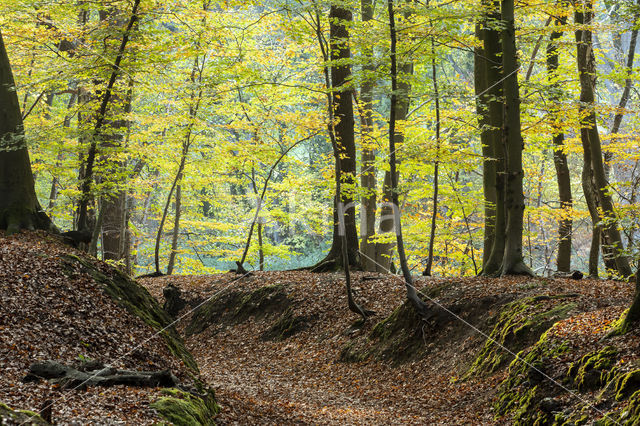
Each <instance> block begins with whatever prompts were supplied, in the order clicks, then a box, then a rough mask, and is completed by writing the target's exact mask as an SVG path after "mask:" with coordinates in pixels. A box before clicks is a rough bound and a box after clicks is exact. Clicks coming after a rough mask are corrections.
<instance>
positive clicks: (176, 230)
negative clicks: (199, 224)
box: [167, 176, 182, 275]
mask: <svg viewBox="0 0 640 426" xmlns="http://www.w3.org/2000/svg"><path fill="white" fill-rule="evenodd" d="M181 182H182V176H180V179H179V180H178V185H176V199H175V209H174V210H175V216H174V220H173V231H171V252H170V253H169V262H168V263H167V275H171V274H173V268H174V267H175V264H176V254H177V253H178V237H179V236H180V216H181V213H182V184H181Z"/></svg>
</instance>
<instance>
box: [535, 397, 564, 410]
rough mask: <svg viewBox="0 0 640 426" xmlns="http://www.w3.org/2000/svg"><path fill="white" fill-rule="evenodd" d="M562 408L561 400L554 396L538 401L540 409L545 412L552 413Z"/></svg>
mask: <svg viewBox="0 0 640 426" xmlns="http://www.w3.org/2000/svg"><path fill="white" fill-rule="evenodd" d="M561 409H562V402H561V401H558V400H557V399H555V398H544V399H543V400H542V401H540V410H542V411H544V412H545V413H553V412H556V411H560V410H561Z"/></svg>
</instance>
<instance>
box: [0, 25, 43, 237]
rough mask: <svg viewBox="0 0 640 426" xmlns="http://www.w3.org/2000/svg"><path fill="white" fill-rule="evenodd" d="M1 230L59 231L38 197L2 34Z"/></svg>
mask: <svg viewBox="0 0 640 426" xmlns="http://www.w3.org/2000/svg"><path fill="white" fill-rule="evenodd" d="M0 229H4V230H6V231H7V234H13V233H15V232H18V231H20V230H21V229H46V230H51V231H53V230H55V227H54V225H53V223H52V222H51V220H50V219H49V217H48V216H47V215H46V214H45V213H44V211H42V208H41V207H40V203H39V202H38V198H37V197H36V191H35V183H34V179H33V174H32V172H31V162H30V160H29V151H28V149H27V144H26V140H25V136H24V126H23V122H22V114H21V112H20V104H19V101H18V94H17V93H16V84H15V81H14V79H13V72H12V71H11V64H10V63H9V56H8V55H7V51H6V48H5V45H4V40H3V38H2V33H0Z"/></svg>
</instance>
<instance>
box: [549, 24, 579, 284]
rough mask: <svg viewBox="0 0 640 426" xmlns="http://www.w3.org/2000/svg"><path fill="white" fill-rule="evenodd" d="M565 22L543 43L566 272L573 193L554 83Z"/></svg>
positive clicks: (559, 261) (561, 268)
mask: <svg viewBox="0 0 640 426" xmlns="http://www.w3.org/2000/svg"><path fill="white" fill-rule="evenodd" d="M566 23H567V20H566V18H558V19H556V21H555V27H554V30H553V31H552V32H551V36H550V37H549V44H548V45H547V78H548V80H549V83H550V85H551V95H550V101H551V102H552V103H553V107H552V108H553V111H552V114H553V115H554V116H553V124H552V129H553V146H554V149H553V163H554V165H555V168H556V178H557V181H558V195H559V198H560V210H561V215H562V216H561V218H560V220H559V221H558V255H557V258H556V269H557V270H558V272H565V273H568V272H570V271H571V233H572V229H573V220H572V213H571V211H572V209H573V196H572V194H571V175H570V173H569V164H568V161H567V155H566V154H565V152H564V133H563V131H562V129H561V127H560V126H561V123H560V120H559V118H558V116H557V114H558V111H559V109H558V108H559V106H558V105H559V101H560V91H561V88H560V86H559V84H558V78H559V75H558V66H559V60H558V43H557V40H558V39H560V38H561V37H562V29H561V28H562V27H563V26H565V25H566Z"/></svg>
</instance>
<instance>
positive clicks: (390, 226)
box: [376, 12, 413, 273]
mask: <svg viewBox="0 0 640 426" xmlns="http://www.w3.org/2000/svg"><path fill="white" fill-rule="evenodd" d="M410 17H411V13H410V12H405V13H404V20H405V22H407V21H408V20H409V19H410ZM395 60H396V68H397V70H396V71H397V75H396V86H397V89H396V98H395V99H396V100H395V108H394V109H395V120H396V122H399V121H400V122H401V121H405V120H406V119H407V116H408V115H409V104H410V99H409V93H411V84H410V82H409V79H410V77H411V76H412V75H413V61H412V60H411V58H410V57H406V58H404V61H401V60H398V58H397V56H396V59H395ZM399 76H400V77H401V78H398V77H399ZM394 129H395V126H394ZM394 132H395V134H394V144H395V145H397V146H402V144H403V143H404V133H403V132H401V131H399V130H397V129H395V130H394ZM394 155H395V153H394ZM394 161H395V164H396V168H397V165H398V164H400V160H399V159H398V158H397V156H396V159H395V160H394ZM395 178H396V181H397V180H398V179H399V178H400V175H399V173H398V171H397V170H396V176H395ZM391 183H392V179H391V172H389V171H388V172H386V173H385V176H384V182H383V189H382V191H383V200H382V201H383V204H382V208H381V209H380V227H379V234H385V233H390V232H393V230H394V221H395V217H396V213H397V212H396V210H397V209H398V208H400V205H399V204H397V203H394V201H393V189H392V185H391ZM395 245H396V243H395V242H388V243H377V244H376V263H377V265H378V272H383V273H389V271H390V270H391V269H392V262H391V261H392V258H393V249H394V247H395Z"/></svg>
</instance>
